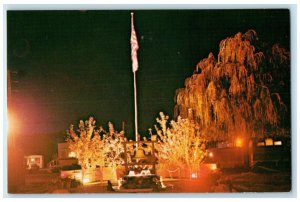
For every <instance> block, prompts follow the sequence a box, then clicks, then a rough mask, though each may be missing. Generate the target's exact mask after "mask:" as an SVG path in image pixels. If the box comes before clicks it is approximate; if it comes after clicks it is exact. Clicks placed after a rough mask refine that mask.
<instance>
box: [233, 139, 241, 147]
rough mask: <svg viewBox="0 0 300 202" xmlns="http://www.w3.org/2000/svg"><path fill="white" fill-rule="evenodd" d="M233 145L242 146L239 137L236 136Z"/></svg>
mask: <svg viewBox="0 0 300 202" xmlns="http://www.w3.org/2000/svg"><path fill="white" fill-rule="evenodd" d="M235 146H236V147H242V146H243V141H242V140H241V139H240V138H237V139H236V140H235Z"/></svg>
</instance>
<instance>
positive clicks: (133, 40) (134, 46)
mask: <svg viewBox="0 0 300 202" xmlns="http://www.w3.org/2000/svg"><path fill="white" fill-rule="evenodd" d="M130 43H131V59H132V72H133V85H134V122H135V141H139V137H138V115H137V93H136V71H137V70H138V60H137V50H138V49H139V45H138V41H137V37H136V33H135V29H134V21H133V12H131V37H130Z"/></svg>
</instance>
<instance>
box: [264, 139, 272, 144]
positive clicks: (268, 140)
mask: <svg viewBox="0 0 300 202" xmlns="http://www.w3.org/2000/svg"><path fill="white" fill-rule="evenodd" d="M265 142H266V146H272V145H273V139H272V138H267V139H265Z"/></svg>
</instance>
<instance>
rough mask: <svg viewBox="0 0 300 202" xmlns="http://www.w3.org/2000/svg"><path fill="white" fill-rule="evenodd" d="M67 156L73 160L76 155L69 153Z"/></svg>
mask: <svg viewBox="0 0 300 202" xmlns="http://www.w3.org/2000/svg"><path fill="white" fill-rule="evenodd" d="M68 156H69V158H75V157H76V153H75V152H70V153H69V155H68Z"/></svg>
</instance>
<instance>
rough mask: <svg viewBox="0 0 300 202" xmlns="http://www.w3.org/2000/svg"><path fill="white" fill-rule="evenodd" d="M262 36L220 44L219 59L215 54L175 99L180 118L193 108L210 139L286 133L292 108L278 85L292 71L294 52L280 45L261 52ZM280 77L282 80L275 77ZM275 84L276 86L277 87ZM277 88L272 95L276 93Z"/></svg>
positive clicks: (242, 36)
mask: <svg viewBox="0 0 300 202" xmlns="http://www.w3.org/2000/svg"><path fill="white" fill-rule="evenodd" d="M256 39H257V37H256V32H255V31H254V30H249V31H248V32H246V33H245V34H241V33H237V34H236V35H235V36H234V37H229V38H227V39H224V40H222V41H221V42H220V49H219V54H218V58H217V59H215V57H214V56H213V54H212V53H210V54H209V55H208V58H205V59H203V60H201V61H200V62H199V63H198V64H197V67H196V72H195V73H194V74H193V75H192V76H191V77H189V78H187V79H186V80H185V88H181V89H178V90H177V92H176V97H175V102H176V106H175V116H178V115H181V116H182V117H186V116H187V110H188V109H192V110H193V112H194V116H195V120H196V122H197V123H199V126H200V128H201V133H205V134H209V135H210V137H209V139H210V140H218V141H220V140H231V141H233V140H235V139H236V138H237V137H241V138H244V139H245V141H246V142H247V141H248V140H249V139H250V138H252V137H263V136H264V135H265V134H267V133H268V134H272V133H273V134H283V133H285V132H286V130H284V129H282V124H281V120H282V117H285V113H286V111H287V107H286V106H285V104H284V102H283V100H282V98H281V95H280V93H279V92H276V90H278V88H276V87H275V85H278V83H281V84H282V83H284V84H283V87H282V88H284V87H287V85H288V84H287V83H288V81H287V79H286V77H278V75H277V74H276V73H275V74H274V71H275V70H276V71H277V73H278V74H279V75H280V73H281V72H282V74H288V72H289V69H287V68H289V53H288V52H287V51H286V50H285V49H283V48H281V47H280V46H279V45H274V46H273V47H272V51H271V52H269V53H268V52H267V53H266V52H263V51H259V52H255V47H254V46H253V45H252V44H251V43H256V42H257V40H256ZM275 77H278V78H277V79H275V81H274V78H275ZM274 83H275V84H274ZM270 89H272V90H270Z"/></svg>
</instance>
